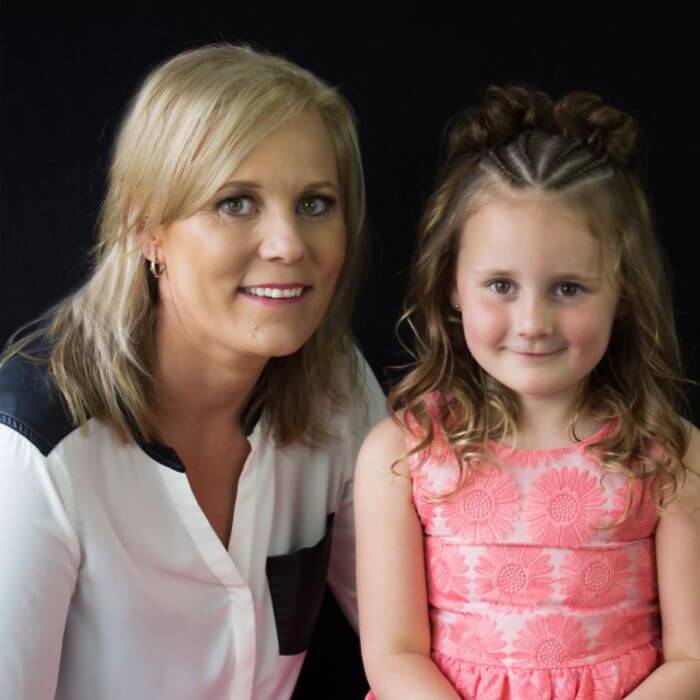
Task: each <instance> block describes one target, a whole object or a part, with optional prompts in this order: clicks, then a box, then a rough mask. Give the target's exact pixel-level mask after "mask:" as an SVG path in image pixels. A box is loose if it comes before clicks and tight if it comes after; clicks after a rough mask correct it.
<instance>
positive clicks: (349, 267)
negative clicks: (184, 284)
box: [2, 44, 366, 444]
mask: <svg viewBox="0 0 700 700" xmlns="http://www.w3.org/2000/svg"><path fill="white" fill-rule="evenodd" d="M304 110H315V111H317V112H318V114H319V115H320V116H321V118H322V120H323V122H324V124H325V126H326V128H327V130H328V133H329V135H330V138H331V141H332V144H333V148H334V151H335V156H336V159H337V166H338V174H339V180H340V189H341V199H342V205H343V212H344V216H345V224H346V228H347V241H348V242H347V252H346V258H345V263H344V267H343V269H342V271H341V273H340V277H339V280H338V283H337V286H336V290H335V294H334V297H333V299H332V301H331V304H330V307H329V309H328V311H327V313H326V316H325V318H324V319H323V321H322V322H321V324H320V325H319V327H318V328H317V329H316V331H315V332H314V334H313V336H312V337H311V338H310V339H309V340H308V341H307V342H306V344H305V345H304V346H303V347H302V348H301V349H300V350H298V351H297V352H295V353H294V354H292V355H290V356H288V357H280V358H272V359H271V360H269V362H268V363H267V365H266V367H265V369H264V371H263V374H262V376H261V377H260V379H259V381H258V384H257V386H256V388H255V391H254V395H253V398H252V400H251V402H250V404H249V406H248V407H247V409H246V411H245V414H244V417H243V424H244V427H245V428H247V429H250V427H252V426H251V424H252V422H253V421H254V420H255V418H256V417H257V416H258V415H259V414H260V412H261V411H263V410H264V412H265V414H266V416H267V418H268V421H269V424H270V426H271V430H272V434H273V436H274V437H275V439H276V440H277V441H278V442H279V443H280V444H286V443H289V442H292V441H295V440H300V441H302V442H306V443H308V444H313V443H314V442H318V441H320V440H322V439H323V438H324V437H325V435H326V432H325V425H326V415H327V408H326V409H324V408H323V403H324V402H323V401H321V400H318V399H321V398H322V397H324V396H325V397H326V398H328V399H329V400H330V401H331V402H332V403H334V404H342V403H343V402H344V401H345V399H346V396H347V388H348V387H350V386H352V385H353V384H354V381H353V378H354V377H356V376H357V365H356V359H355V353H354V350H353V343H352V337H351V332H350V317H351V310H352V304H353V299H354V295H355V291H356V288H357V285H358V282H359V278H360V275H361V271H362V269H363V267H364V266H363V257H364V255H365V250H366V245H365V241H364V213H365V197H364V185H363V176H362V165H361V159H360V151H359V146H358V141H357V134H356V129H355V123H354V118H353V114H352V111H351V109H350V107H349V105H348V104H347V102H346V101H345V100H344V99H343V97H342V96H340V95H339V94H338V92H336V90H334V89H333V88H331V87H329V86H327V85H326V84H325V83H323V82H322V81H321V80H319V79H318V78H316V77H315V76H313V75H312V74H311V73H309V72H308V71H306V70H303V69H302V68H300V67H298V66H296V65H294V64H293V63H290V62H289V61H287V60H285V59H283V58H280V57H276V56H272V55H268V54H265V53H262V52H260V51H256V50H253V49H251V48H248V47H245V46H231V45H225V44H219V45H210V46H205V47H202V48H199V49H195V50H191V51H186V52H184V53H181V54H179V55H177V56H175V57H174V58H172V59H171V60H169V61H167V62H165V63H164V64H162V65H161V66H159V67H158V68H156V69H155V70H154V71H153V72H152V73H151V74H150V75H149V76H148V77H147V78H146V80H145V82H144V84H143V85H142V86H141V88H140V90H139V91H138V92H137V93H136V95H135V97H134V98H133V101H132V103H131V105H130V107H129V109H128V112H127V114H126V116H125V119H124V121H123V123H122V125H121V128H120V131H119V133H118V136H117V139H116V142H115V146H114V152H113V157H112V164H111V169H110V173H109V180H108V189H107V194H106V197H105V200H104V203H103V206H102V210H101V214H100V220H99V229H98V230H99V233H98V242H97V246H96V249H95V252H94V269H93V271H92V274H91V276H90V277H89V279H88V280H87V282H86V283H85V284H84V286H83V287H82V288H81V289H80V290H78V291H77V292H76V293H74V294H73V295H72V296H70V297H68V298H67V299H65V300H64V301H62V302H61V303H59V304H58V305H57V306H56V307H55V308H53V309H51V310H50V311H49V312H47V314H45V316H44V317H43V321H44V323H43V324H42V325H43V327H41V328H40V329H38V330H36V329H35V330H34V331H32V332H30V333H28V334H26V335H23V336H22V337H21V338H19V339H17V338H18V335H17V334H16V335H15V336H14V337H13V338H12V339H11V340H10V343H9V345H8V349H7V351H6V352H5V354H4V357H3V358H2V360H3V362H4V361H6V360H7V359H9V357H11V356H12V355H14V354H16V353H17V352H20V351H22V350H25V349H28V347H29V346H30V345H31V344H32V343H33V342H34V341H36V340H37V339H38V338H40V337H45V338H46V339H47V340H48V341H49V344H50V356H49V359H48V361H49V364H50V371H51V375H52V377H53V380H54V381H55V383H56V385H57V387H58V389H59V390H60V392H61V394H62V395H63V398H64V400H65V403H66V405H67V407H68V410H69V412H70V414H71V416H72V418H73V419H74V420H75V422H76V423H77V424H81V423H83V422H85V421H86V420H87V419H88V418H89V417H91V416H93V417H96V418H100V419H102V420H104V421H107V422H109V423H110V424H112V425H113V426H114V427H115V428H116V429H117V430H118V431H119V433H120V434H121V435H122V436H123V437H124V438H128V437H129V436H130V435H131V433H136V435H137V437H139V438H140V439H144V440H149V439H152V438H154V437H156V432H155V427H154V425H155V423H154V415H153V408H152V407H153V406H154V405H155V404H154V402H153V400H152V394H153V386H152V379H151V373H150V367H149V356H150V353H151V351H152V350H151V348H152V344H153V335H154V328H155V321H156V316H157V308H158V299H157V287H156V285H155V280H154V279H153V278H152V277H151V275H150V274H149V273H148V271H147V266H146V263H145V261H144V258H143V257H142V254H141V250H140V248H139V245H138V241H137V236H136V232H137V229H139V230H142V232H143V234H144V235H145V236H148V234H149V233H150V232H151V231H152V230H153V229H154V228H155V227H156V226H158V225H160V224H163V223H168V222H172V221H175V220H177V219H182V218H186V217H188V216H191V215H192V214H194V213H195V212H196V211H197V210H198V209H200V208H201V207H202V206H203V205H204V204H205V203H206V202H207V201H208V200H209V199H210V198H211V197H212V196H213V195H214V193H215V192H216V191H217V190H218V189H219V188H220V187H221V186H222V184H223V183H224V182H225V181H226V178H227V177H229V176H230V174H231V172H232V171H233V170H235V168H236V166H237V165H238V164H239V163H240V162H241V161H242V160H243V159H244V158H245V157H246V155H247V154H248V153H249V152H250V151H251V150H252V149H253V148H254V147H255V146H256V144H258V143H259V142H260V141H261V139H263V138H264V137H265V136H266V135H267V134H269V133H270V132H271V131H273V130H274V129H275V128H276V127H278V126H279V125H280V124H281V123H282V122H284V121H285V120H286V119H288V118H289V117H291V116H292V115H294V114H297V113H299V112H302V111H304ZM35 359H36V358H35ZM326 404H327V402H326Z"/></svg>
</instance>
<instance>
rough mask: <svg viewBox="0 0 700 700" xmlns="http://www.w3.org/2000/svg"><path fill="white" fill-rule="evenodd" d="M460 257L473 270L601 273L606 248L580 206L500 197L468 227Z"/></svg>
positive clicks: (545, 198)
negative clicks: (535, 268)
mask: <svg viewBox="0 0 700 700" xmlns="http://www.w3.org/2000/svg"><path fill="white" fill-rule="evenodd" d="M460 253H461V256H460V257H462V258H464V259H465V261H468V264H470V265H471V266H478V267H482V266H494V265H498V266H502V267H504V268H509V267H516V268H517V267H521V266H528V267H532V266H533V265H536V264H538V263H539V264H540V265H542V266H550V267H552V268H553V269H570V270H577V271H580V270H587V271H589V272H594V271H598V269H599V268H600V266H601V263H602V255H601V253H602V249H601V245H600V243H599V241H598V239H597V238H596V237H595V236H594V235H593V233H592V232H591V230H590V229H589V227H588V225H587V223H586V221H585V219H584V217H583V216H582V215H581V214H580V212H578V211H577V210H576V209H575V208H574V207H572V206H571V205H569V204H567V203H566V202H563V201H562V200H561V199H559V198H555V197H552V196H549V195H547V194H540V193H531V194H524V195H521V194H517V195H515V196H509V195H495V196H491V197H489V198H488V199H487V200H485V201H484V202H482V203H481V204H480V206H478V208H476V210H475V211H474V213H473V214H472V215H471V216H470V217H469V218H468V219H467V221H466V222H465V223H464V224H463V226H462V227H461V231H460Z"/></svg>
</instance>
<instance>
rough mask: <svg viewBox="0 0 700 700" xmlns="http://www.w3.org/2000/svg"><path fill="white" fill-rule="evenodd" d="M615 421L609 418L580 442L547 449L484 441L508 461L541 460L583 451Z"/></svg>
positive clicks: (611, 427) (615, 420)
mask: <svg viewBox="0 0 700 700" xmlns="http://www.w3.org/2000/svg"><path fill="white" fill-rule="evenodd" d="M617 422H618V421H617V419H616V418H610V419H608V420H607V421H606V422H605V423H604V424H603V425H602V426H601V427H600V428H599V429H598V430H596V432H594V433H593V434H592V435H589V436H588V437H587V438H584V439H583V440H581V441H580V442H576V443H572V444H570V445H565V446H563V447H555V448H552V449H548V450H538V449H521V448H518V447H515V448H514V447H510V446H509V445H504V444H502V443H500V442H497V441H496V440H487V441H486V443H487V445H489V447H491V448H492V449H493V451H494V452H495V453H496V454H497V455H498V456H499V457H502V458H504V459H506V460H508V461H509V462H518V463H528V462H541V461H543V460H548V459H551V458H553V457H558V456H560V455H564V454H567V453H570V452H583V451H584V450H585V449H586V447H587V446H588V445H591V444H593V443H596V442H600V441H601V440H604V439H605V438H607V437H608V436H609V435H610V434H611V433H612V432H613V431H614V430H615V427H616V426H617Z"/></svg>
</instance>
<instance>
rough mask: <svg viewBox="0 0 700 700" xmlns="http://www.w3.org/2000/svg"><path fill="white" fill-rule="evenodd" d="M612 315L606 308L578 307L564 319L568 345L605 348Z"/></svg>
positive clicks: (591, 348)
mask: <svg viewBox="0 0 700 700" xmlns="http://www.w3.org/2000/svg"><path fill="white" fill-rule="evenodd" d="M612 323H613V317H612V316H611V315H610V314H609V313H606V310H602V309H599V308H595V307H591V308H586V309H578V310H577V311H576V313H573V314H571V315H569V316H568V317H567V318H566V319H565V324H566V325H565V332H564V335H565V336H566V338H567V341H568V343H569V345H572V346H574V347H579V348H581V349H582V350H585V349H589V350H599V349H601V348H602V349H603V350H604V349H605V348H606V347H607V345H608V341H609V336H610V330H611V328H612Z"/></svg>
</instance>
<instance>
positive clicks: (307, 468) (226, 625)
mask: <svg viewBox="0 0 700 700" xmlns="http://www.w3.org/2000/svg"><path fill="white" fill-rule="evenodd" d="M363 366H364V381H363V385H362V386H361V387H358V395H357V397H356V400H355V401H353V403H352V405H351V408H350V409H348V410H347V411H346V412H343V413H338V414H337V415H334V416H332V418H331V427H332V430H333V434H334V437H333V439H332V440H331V441H330V442H328V443H327V444H325V445H324V446H322V447H320V448H319V447H316V448H313V449H309V448H306V447H303V446H300V445H294V446H290V447H285V448H281V449H280V448H277V447H275V445H274V443H273V441H272V440H271V439H270V437H269V434H268V431H267V428H266V426H265V424H264V421H262V420H261V421H259V422H258V425H257V426H256V428H255V429H254V431H253V433H252V435H251V436H250V437H249V440H250V443H251V446H252V449H251V452H250V454H249V456H248V459H247V461H246V463H245V466H244V469H243V472H242V474H241V477H240V482H239V486H238V492H237V496H236V505H235V510H234V518H233V524H232V530H231V538H230V544H229V547H228V550H227V549H225V548H224V547H223V546H222V544H221V541H220V540H219V538H218V537H217V535H216V533H215V532H214V530H213V529H212V528H211V526H210V524H209V522H208V520H207V518H206V517H205V515H204V513H203V512H202V510H201V508H200V507H199V505H198V503H197V501H196V500H195V498H194V495H193V493H192V490H191V489H190V486H189V482H188V480H187V477H186V475H185V473H184V468H183V467H182V465H181V463H180V462H179V460H178V459H177V455H175V453H174V452H172V451H171V450H168V449H167V448H163V447H158V446H154V445H146V446H139V445H137V444H134V443H130V444H124V443H122V442H120V441H119V440H118V438H117V436H116V434H115V433H114V431H113V430H112V429H110V428H109V427H108V426H106V425H105V424H104V423H102V422H100V421H97V420H94V419H93V420H90V421H89V422H88V423H87V425H86V426H85V427H83V428H74V427H73V426H71V425H69V423H68V422H67V420H66V417H65V412H64V411H63V409H62V406H61V404H60V400H59V399H58V397H57V396H56V394H55V389H53V386H52V385H51V383H50V381H49V380H48V378H47V375H46V371H45V369H44V368H43V367H37V366H36V365H31V364H30V363H27V362H26V361H24V360H22V359H21V358H13V360H12V361H11V362H10V363H8V364H7V365H6V366H5V367H4V368H3V369H2V370H1V371H0V698H8V699H10V698H12V699H13V700H15V699H17V700H19V699H20V698H21V699H22V700H44V699H47V698H54V697H56V698H59V699H60V700H117V699H118V700H124V699H125V698H129V700H140V699H143V700H154V699H155V698H168V700H179V699H182V700H223V699H227V700H229V699H230V700H234V699H235V700H240V699H247V698H251V699H254V700H266V699H269V700H280V699H282V698H288V697H289V696H290V695H291V694H292V691H293V689H294V685H295V682H296V679H297V676H298V674H299V671H300V668H301V664H302V661H303V659H304V654H305V650H306V649H307V647H308V643H309V641H310V636H311V632H312V629H313V626H314V623H315V621H316V617H317V614H318V611H319V608H320V604H321V599H322V597H323V591H324V586H325V581H326V577H327V578H328V581H329V583H330V585H331V587H332V588H333V591H334V593H335V595H336V597H337V599H338V601H339V602H340V604H341V606H342V608H343V609H344V611H345V613H346V614H347V615H348V617H349V618H350V620H351V621H352V622H353V623H354V624H355V626H356V624H357V613H356V599H355V582H354V562H353V559H354V551H353V549H354V530H353V523H352V507H351V505H352V472H353V467H354V462H355V457H356V454H357V450H358V449H359V445H360V443H361V441H362V438H363V437H364V435H365V434H366V433H367V431H368V430H369V428H370V427H371V426H372V425H373V424H374V423H376V422H377V421H378V420H380V419H381V417H382V416H383V415H384V413H385V408H384V405H385V404H384V396H383V394H382V392H381V389H380V388H379V385H378V384H377V381H376V379H375V378H374V376H373V375H372V373H371V370H369V368H368V366H367V365H366V363H364V361H363Z"/></svg>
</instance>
